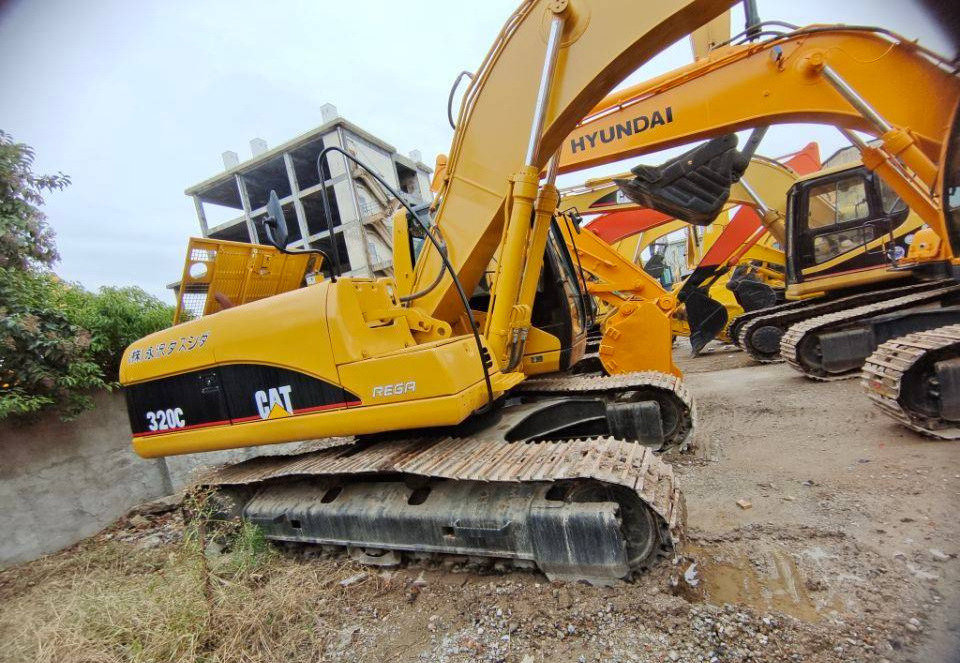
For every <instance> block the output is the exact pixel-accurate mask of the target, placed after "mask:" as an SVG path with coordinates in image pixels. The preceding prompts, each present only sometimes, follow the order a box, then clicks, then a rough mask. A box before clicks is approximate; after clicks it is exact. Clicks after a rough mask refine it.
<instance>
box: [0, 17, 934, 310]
mask: <svg viewBox="0 0 960 663" xmlns="http://www.w3.org/2000/svg"><path fill="white" fill-rule="evenodd" d="M516 2H517V0H486V1H485V2H482V3H479V4H471V5H470V10H469V13H464V12H462V11H459V10H458V8H459V7H460V5H459V3H456V2H453V3H451V2H441V1H439V0H430V1H426V0H416V1H415V2H407V3H396V2H385V1H383V0H381V1H379V2H378V1H376V0H351V1H350V2H317V1H316V0H302V1H301V0H279V1H276V2H263V1H262V0H256V1H255V0H192V1H190V2H188V1H187V0H165V1H163V2H160V1H151V0H140V1H138V2H131V1H130V0H91V1H90V2H76V1H75V0H0V81H2V83H3V88H2V89H3V95H2V96H0V129H3V130H5V131H6V132H7V133H10V134H12V135H13V137H14V139H15V140H17V141H21V142H25V143H28V144H30V145H33V146H34V148H36V151H37V164H36V165H37V170H38V171H39V172H55V171H63V172H65V173H67V174H69V175H70V176H71V177H72V179H73V185H72V186H70V187H69V188H68V189H66V190H65V191H63V192H58V193H54V194H51V195H50V196H49V197H48V201H47V206H46V211H47V214H48V215H49V217H50V223H51V224H52V226H53V227H54V229H55V230H56V232H57V236H58V244H59V247H60V252H61V254H62V256H63V260H62V262H61V263H60V264H59V265H58V266H57V268H56V270H57V272H58V273H59V274H60V275H61V276H62V277H64V278H67V279H70V280H74V281H79V282H80V283H82V284H83V285H84V286H86V287H88V288H97V287H100V286H103V285H128V284H136V285H139V286H141V287H143V288H144V289H146V290H148V291H149V292H152V293H154V294H156V295H158V296H161V297H163V298H164V299H165V300H167V301H172V297H171V295H170V294H169V293H168V292H167V291H166V290H165V289H164V285H165V284H166V283H169V282H171V281H173V280H175V279H177V278H178V277H179V273H180V269H181V268H182V260H183V252H184V248H185V246H186V239H187V237H188V236H190V235H191V234H199V228H198V225H197V221H196V215H195V212H194V209H193V203H192V201H191V200H190V199H189V198H187V197H186V196H184V195H183V190H184V189H185V188H186V187H187V186H189V185H191V184H195V183H197V182H199V181H201V180H203V179H205V178H207V177H210V176H211V175H214V174H215V173H216V172H218V171H219V170H220V169H221V168H222V164H221V161H220V153H221V152H223V151H224V150H234V151H236V152H238V153H239V154H240V156H241V159H244V158H248V157H249V155H250V152H249V146H248V141H249V139H250V138H253V137H261V138H264V139H265V140H266V141H267V142H268V144H270V145H276V144H278V143H281V142H283V141H285V140H287V139H289V138H291V137H293V136H294V135H297V134H299V133H301V132H303V131H306V130H308V129H311V128H313V127H314V126H316V125H318V124H320V106H321V105H322V104H324V103H326V102H331V103H333V104H335V105H336V106H337V107H338V109H339V111H340V113H341V114H342V115H343V116H344V117H346V118H348V119H349V120H351V121H353V122H354V123H356V124H358V125H360V126H361V127H364V128H365V129H367V130H368V131H370V132H372V133H374V134H376V135H378V136H380V137H381V138H383V139H384V140H386V141H387V142H389V143H391V144H393V145H395V146H396V147H397V148H398V149H399V150H400V151H401V152H404V153H406V152H408V151H410V150H413V149H419V150H421V151H422V153H423V155H424V161H426V162H428V163H432V162H433V157H434V155H436V154H437V153H438V152H446V151H447V149H448V147H449V143H450V138H451V136H452V131H451V130H450V128H449V126H448V125H447V122H446V100H447V93H448V91H449V87H450V84H451V82H452V80H453V78H454V76H455V75H456V74H457V72H459V71H461V70H463V69H471V70H472V69H474V68H475V67H476V66H477V65H478V64H479V63H480V61H481V59H482V58H483V55H484V54H485V53H486V51H487V49H488V48H489V46H490V43H491V42H492V40H493V38H494V36H495V35H496V33H497V32H498V30H499V29H500V27H501V25H502V23H503V21H504V20H505V19H506V17H507V16H508V15H509V14H510V12H511V11H512V10H513V9H514V7H515V6H516ZM758 4H759V8H760V14H761V16H762V17H763V18H764V19H767V20H772V19H779V20H784V21H789V22H791V23H796V24H800V25H804V24H809V23H814V22H821V23H823V22H846V23H859V24H874V25H881V26H883V27H888V28H892V29H895V30H897V31H899V32H901V33H904V34H905V35H906V36H908V37H911V38H920V40H921V42H922V43H924V44H926V45H928V46H930V47H932V48H934V49H936V50H940V51H948V50H949V45H948V41H947V39H946V38H945V36H944V35H943V34H941V33H940V31H939V29H938V27H937V26H936V25H935V24H932V23H931V22H930V21H929V20H928V19H926V18H925V17H924V16H922V15H921V14H920V13H919V11H918V10H917V9H916V8H915V5H914V4H913V2H912V1H911V0H883V1H882V2H881V1H880V0H844V1H843V2H838V1H837V0H804V1H803V2H797V1H796V0H789V1H787V0H759V1H758ZM733 24H734V27H735V29H737V30H739V29H740V27H741V26H742V24H743V18H742V13H741V12H740V11H739V8H736V9H735V10H734V15H733ZM691 59H692V58H691V55H690V49H689V47H688V45H687V44H686V43H685V42H683V43H678V44H676V45H675V46H674V47H672V48H671V49H669V50H668V51H666V52H664V53H663V54H661V55H660V56H658V57H657V58H656V59H655V60H654V61H652V62H651V63H649V64H648V65H647V66H646V67H644V69H642V70H641V71H640V72H638V73H637V74H636V75H635V76H633V77H631V79H629V80H634V81H635V80H642V79H644V78H647V77H649V76H652V75H656V74H658V73H661V72H664V71H667V70H669V69H672V68H673V67H676V66H679V65H681V64H683V63H685V62H688V61H690V60H691ZM808 140H819V142H820V144H821V149H822V153H823V154H824V156H826V155H829V154H830V153H831V152H832V151H833V150H834V149H836V148H838V147H841V146H842V145H843V144H844V142H843V141H842V139H841V138H840V137H839V134H837V132H836V131H835V130H833V129H831V128H826V127H809V128H808V127H804V128H802V129H798V128H797V127H796V126H794V127H782V128H775V129H773V130H771V132H770V133H769V134H768V135H767V137H766V139H765V140H764V143H763V144H762V145H761V147H760V152H761V153H763V154H766V155H769V156H778V155H781V154H785V153H788V152H791V151H793V150H796V149H798V148H800V147H802V146H803V145H804V144H805V143H806V142H807V141H808ZM658 160H659V159H653V161H658ZM575 179H576V178H574V180H575ZM561 183H567V184H569V183H573V181H571V180H570V179H569V178H568V179H567V180H566V181H565V182H561Z"/></svg>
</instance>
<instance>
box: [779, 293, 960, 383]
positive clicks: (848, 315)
mask: <svg viewBox="0 0 960 663" xmlns="http://www.w3.org/2000/svg"><path fill="white" fill-rule="evenodd" d="M958 292H960V286H957V285H956V284H955V283H952V284H951V285H948V286H944V287H941V288H937V289H934V290H925V291H922V292H917V293H913V294H908V295H903V296H900V297H895V298H893V299H888V300H884V301H879V302H875V303H873V304H866V305H864V306H858V307H856V308H852V309H845V310H842V311H836V312H834V313H828V314H826V315H820V316H817V317H815V318H810V319H808V320H803V321H802V322H798V323H797V324H795V325H793V326H791V327H790V328H789V329H788V330H787V332H786V333H785V334H784V335H783V338H782V339H780V357H781V359H783V360H784V361H786V362H787V363H788V364H789V365H790V366H791V367H792V368H794V369H795V370H797V371H799V372H800V373H803V375H805V376H806V377H808V378H811V379H813V380H819V381H822V382H829V381H833V380H846V379H849V378H853V377H856V376H857V375H858V374H859V371H858V370H857V369H851V370H849V371H846V372H844V373H830V372H828V371H826V370H825V369H824V368H823V367H822V365H820V364H819V363H818V357H819V347H818V346H819V343H818V339H817V337H818V335H820V334H823V333H827V332H830V331H835V330H838V329H840V328H842V327H844V326H846V325H849V324H851V323H855V322H858V321H860V320H866V319H868V318H872V317H874V316H878V315H883V314H885V313H894V312H897V311H904V310H908V309H911V308H914V307H917V306H923V305H925V304H931V303H936V302H937V301H939V300H941V299H943V298H945V297H949V296H951V295H954V296H955V295H956V294H957V293H958Z"/></svg>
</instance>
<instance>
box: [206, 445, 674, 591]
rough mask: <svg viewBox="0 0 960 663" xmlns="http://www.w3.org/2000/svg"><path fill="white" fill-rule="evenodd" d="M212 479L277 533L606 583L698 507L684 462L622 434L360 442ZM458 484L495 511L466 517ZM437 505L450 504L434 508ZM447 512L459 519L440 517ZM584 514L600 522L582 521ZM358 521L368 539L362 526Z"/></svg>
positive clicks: (659, 547) (655, 556) (649, 553)
mask: <svg viewBox="0 0 960 663" xmlns="http://www.w3.org/2000/svg"><path fill="white" fill-rule="evenodd" d="M202 483H203V484H205V485H208V486H215V487H218V488H220V489H221V492H222V494H228V495H231V496H233V497H232V499H233V500H234V502H235V503H236V504H239V507H238V508H239V509H240V510H241V512H242V514H243V516H244V517H245V518H248V519H250V520H253V521H254V522H257V523H258V524H260V525H261V526H262V527H263V528H264V530H265V533H266V535H267V537H268V538H270V539H273V540H277V541H288V542H303V543H319V544H328V545H329V544H333V545H339V546H343V547H345V548H347V550H348V551H351V552H352V553H354V556H355V557H357V558H358V559H361V560H363V561H371V554H372V555H378V554H380V553H381V551H384V550H386V551H391V554H393V555H395V554H397V552H399V553H400V554H403V553H412V554H418V553H424V552H426V553H431V554H454V555H463V554H473V555H479V556H482V557H493V558H502V559H507V560H512V561H514V562H523V563H533V564H536V566H537V567H539V568H540V569H541V570H542V571H543V572H544V573H546V574H547V576H548V577H550V578H559V579H585V580H588V581H590V582H595V583H608V582H610V581H613V580H615V579H617V578H629V577H631V576H632V575H634V574H636V573H639V572H642V571H644V570H646V569H647V568H649V567H650V566H651V565H652V564H654V563H656V562H657V560H659V559H660V558H662V557H664V556H667V555H670V554H671V552H672V551H673V550H674V547H675V546H677V545H678V544H679V542H680V541H681V538H682V536H683V525H684V519H685V507H684V501H683V496H682V495H681V493H680V491H679V489H678V487H677V485H676V481H675V479H674V475H673V470H672V468H671V467H670V466H669V465H668V464H666V463H664V462H662V461H661V460H660V459H659V458H657V456H656V455H655V454H654V453H653V451H652V450H650V449H649V448H647V447H644V446H642V445H639V444H635V443H630V442H622V441H619V440H614V439H612V438H595V439H588V440H568V441H562V442H535V443H508V442H503V441H499V440H482V439H458V438H452V437H446V438H442V439H429V438H417V439H409V440H399V441H393V442H381V443H370V442H356V443H352V444H346V445H343V446H339V447H335V448H330V449H324V450H321V451H316V452H313V453H308V454H302V455H298V456H272V457H259V458H254V459H251V460H249V461H246V462H244V463H240V464H238V465H233V466H231V467H227V468H225V469H222V470H219V471H217V472H215V473H213V474H211V475H208V476H207V477H206V478H204V480H203V481H202ZM371 486H373V487H374V489H375V491H376V492H375V495H376V496H377V502H376V503H374V504H370V503H369V502H360V504H361V507H362V508H361V515H360V519H364V518H366V520H364V521H363V522H362V523H360V524H359V525H358V524H357V523H356V522H351V521H356V520H357V518H356V517H355V515H354V514H352V513H351V512H350V509H351V499H352V493H357V492H360V493H362V492H363V491H366V490H369V488H370V487H371ZM424 487H426V488H424ZM555 488H560V489H562V490H560V491H556V490H555ZM418 489H419V490H421V491H422V490H425V489H426V490H427V491H428V493H429V491H430V490H434V491H436V493H437V496H436V499H435V498H434V496H432V495H431V496H430V497H425V498H424V499H423V501H421V502H417V501H416V499H415V495H416V494H417V493H416V491H417V490H418ZM244 491H246V493H245V492H244ZM334 491H335V496H334V499H330V500H328V499H327V496H329V495H330V493H331V492H334ZM341 491H342V492H341ZM451 491H454V492H455V491H461V492H463V491H467V492H468V493H469V495H470V496H471V497H470V503H469V504H467V503H464V504H462V505H461V506H462V507H463V510H465V511H469V512H470V513H476V510H477V509H480V508H481V507H482V508H483V514H485V517H484V518H481V519H480V520H470V521H465V520H464V519H463V517H462V516H455V515H454V514H449V513H447V510H446V507H448V506H449V504H450V503H449V502H446V501H444V493H445V492H446V493H450V492H451ZM238 494H239V495H242V496H243V497H241V498H237V497H236V495H238ZM391 495H395V496H396V497H398V498H399V503H398V504H394V503H393V502H391ZM353 499H355V501H356V499H363V498H362V496H361V497H360V498H353ZM518 500H519V501H518ZM614 502H615V504H614ZM410 505H416V506H410ZM438 508H439V509H440V511H441V513H439V514H437V513H434V511H435V510H437V509H438ZM516 508H520V510H521V512H522V513H525V514H527V517H528V520H527V521H526V522H518V521H517V520H515V519H511V518H507V516H506V515H505V514H508V512H509V513H511V514H512V513H514V511H511V509H514V510H515V509H516ZM431 509H432V510H431ZM364 510H365V511H364ZM418 510H419V511H418ZM367 512H369V513H367ZM234 515H239V514H237V513H234ZM343 516H347V518H345V519H344V520H343V523H345V525H344V526H345V528H346V529H345V530H344V531H343V532H335V533H333V534H329V533H316V532H314V533H311V532H309V531H308V529H309V527H310V523H311V522H313V520H314V519H315V520H316V521H317V522H319V523H320V529H321V530H324V528H325V527H326V528H327V529H329V528H330V527H333V528H334V529H335V528H336V526H337V524H338V523H339V522H340V521H338V520H337V519H338V518H341V517H343ZM501 516H502V518H503V519H501ZM390 519H395V520H396V521H397V522H394V523H393V524H391V523H390V522H387V521H388V520H390ZM404 519H406V520H404ZM551 519H552V520H551ZM437 520H439V521H442V522H444V523H446V525H444V526H442V527H438V526H436V522H435V521H437ZM594 520H595V521H597V522H596V523H594V522H593V521H594ZM421 521H422V522H426V523H428V524H429V527H426V528H425V529H424V530H423V531H422V532H421V531H418V529H417V527H416V525H417V524H419V523H420V522H421ZM410 523H413V526H411V524H410ZM571 523H572V524H571ZM583 523H586V525H588V527H581V528H580V529H578V524H583ZM398 524H399V526H400V528H399V529H398V528H397V525H398ZM373 525H375V527H373ZM351 526H352V529H351ZM558 527H560V529H559V530H558V529H557V528H558ZM590 527H593V529H592V530H591V529H590ZM358 531H359V532H360V533H361V534H362V536H361V537H351V532H358ZM324 532H326V530H324ZM441 532H442V534H441ZM578 534H579V535H580V536H578ZM431 536H435V537H438V538H437V540H433V539H431V538H430V537H431ZM352 538H353V539H356V538H362V539H363V540H351V539H352ZM371 549H373V553H371Z"/></svg>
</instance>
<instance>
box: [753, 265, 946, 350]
mask: <svg viewBox="0 0 960 663" xmlns="http://www.w3.org/2000/svg"><path fill="white" fill-rule="evenodd" d="M952 283H953V281H950V280H942V281H931V282H929V283H914V284H911V285H907V286H901V287H898V288H885V289H883V290H872V291H870V292H862V293H859V294H856V295H849V296H847V297H840V298H838V299H828V300H826V301H822V300H819V299H817V300H813V301H811V302H790V303H787V304H782V305H780V306H774V307H772V308H770V309H766V310H760V311H754V312H751V313H745V314H744V315H742V316H739V317H738V318H737V319H736V320H735V321H734V329H735V330H736V339H737V345H739V346H740V347H741V348H743V350H744V351H745V352H747V353H748V354H749V355H750V356H751V357H753V358H754V359H756V360H757V361H759V362H761V363H764V364H770V363H775V362H779V361H782V359H781V356H780V341H781V339H782V337H783V335H784V334H785V333H786V331H787V330H788V329H789V328H790V327H792V326H793V325H795V324H796V323H798V322H801V321H803V320H806V319H808V318H812V317H816V316H821V315H828V314H831V313H836V312H838V311H845V310H848V309H851V308H855V307H858V306H864V305H866V304H872V303H874V302H883V301H887V300H890V299H893V298H896V297H901V296H905V295H911V294H915V293H921V292H925V291H928V290H935V289H937V288H940V287H943V286H945V285H948V284H952ZM748 316H749V317H748Z"/></svg>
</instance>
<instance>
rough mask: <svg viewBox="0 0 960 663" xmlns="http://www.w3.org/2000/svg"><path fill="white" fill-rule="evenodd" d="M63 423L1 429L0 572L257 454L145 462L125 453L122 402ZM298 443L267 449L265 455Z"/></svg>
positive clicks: (105, 401) (102, 403)
mask: <svg viewBox="0 0 960 663" xmlns="http://www.w3.org/2000/svg"><path fill="white" fill-rule="evenodd" d="M95 402H96V407H95V408H94V409H93V410H91V411H89V412H86V413H84V414H83V415H82V416H80V418H79V419H77V420H75V421H72V422H69V423H64V422H62V421H60V419H59V418H58V417H56V416H46V417H44V418H43V419H42V420H41V421H39V422H38V423H36V424H33V425H30V426H12V425H9V424H2V423H0V532H2V533H3V536H2V537H0V567H4V566H9V565H12V564H17V563H20V562H25V561H29V560H31V559H35V558H37V557H40V556H41V555H44V554H46V553H51V552H54V551H57V550H60V549H61V548H64V547H66V546H69V545H71V544H73V543H76V542H77V541H79V540H80V539H82V538H84V537H87V536H90V535H91V534H94V533H96V532H98V531H100V530H101V529H103V528H104V527H106V526H107V525H109V524H110V523H111V522H113V521H114V520H116V519H117V518H118V517H119V516H121V515H123V514H124V513H126V512H127V511H128V510H129V509H130V508H131V507H133V506H135V505H137V504H139V503H141V502H145V501H148V500H151V499H155V498H157V497H162V496H164V495H168V494H170V493H172V492H174V491H176V490H179V489H180V488H182V487H183V486H184V485H185V484H186V483H187V482H189V480H190V479H191V477H192V475H193V473H194V472H195V471H196V470H197V469H198V468H201V467H206V466H211V465H219V464H222V463H227V462H233V461H237V460H242V459H244V458H249V457H252V456H255V455H257V454H258V453H261V452H262V448H257V447H254V448H250V449H239V450H235V451H218V452H213V453H208V454H190V455H184V456H172V457H170V458H166V459H151V460H145V459H143V458H140V457H139V456H137V455H136V454H135V453H133V451H132V450H131V448H130V425H129V423H128V421H127V411H126V406H125V404H124V400H123V396H122V395H121V394H119V393H99V394H97V395H96V397H95ZM296 446H297V445H296V444H294V445H273V446H271V447H269V449H270V451H271V453H276V452H280V451H285V450H291V449H293V448H295V447H296Z"/></svg>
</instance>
